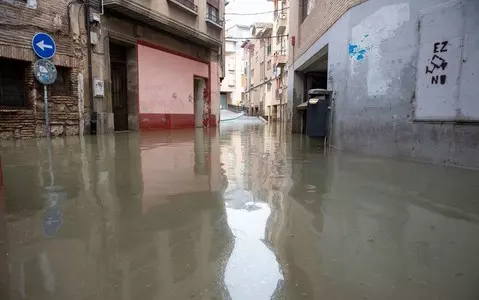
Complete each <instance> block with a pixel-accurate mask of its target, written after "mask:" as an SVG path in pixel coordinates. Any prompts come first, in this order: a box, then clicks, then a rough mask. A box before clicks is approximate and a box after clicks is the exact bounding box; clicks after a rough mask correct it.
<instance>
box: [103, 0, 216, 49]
mask: <svg viewBox="0 0 479 300" xmlns="http://www.w3.org/2000/svg"><path fill="white" fill-rule="evenodd" d="M168 1H169V2H170V3H172V4H173V3H174V4H175V6H179V5H181V6H182V7H181V9H182V10H188V13H190V14H185V15H184V16H182V17H181V18H180V19H178V16H175V17H172V16H170V14H169V12H168V11H163V10H158V9H153V8H152V7H151V3H150V2H151V1H150V2H148V1H142V0H104V2H103V5H104V7H105V9H106V10H107V11H108V12H109V13H111V14H112V15H117V16H119V17H122V18H124V17H125V16H126V17H129V18H131V19H133V20H134V21H136V22H139V23H142V24H145V25H147V26H149V27H151V28H152V29H155V30H159V31H166V32H169V33H171V34H173V35H176V36H179V37H182V38H185V39H187V40H189V41H191V42H194V43H196V44H200V45H204V46H205V47H207V48H210V49H218V48H219V47H221V45H222V42H221V38H219V37H217V36H214V35H211V34H208V33H207V32H204V31H200V30H199V29H198V28H197V26H195V25H194V24H195V23H197V21H196V19H197V14H198V12H197V10H198V9H197V7H196V5H194V4H193V3H192V0H168ZM148 3H150V4H149V5H148ZM191 15H194V16H191Z"/></svg>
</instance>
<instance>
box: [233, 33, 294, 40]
mask: <svg viewBox="0 0 479 300" xmlns="http://www.w3.org/2000/svg"><path fill="white" fill-rule="evenodd" d="M288 36H289V34H283V35H272V36H266V37H229V36H225V39H227V40H228V39H229V40H265V39H273V38H279V37H288Z"/></svg>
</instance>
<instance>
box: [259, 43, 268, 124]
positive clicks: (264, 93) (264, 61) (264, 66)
mask: <svg viewBox="0 0 479 300" xmlns="http://www.w3.org/2000/svg"><path fill="white" fill-rule="evenodd" d="M266 47H267V46H266V42H265V45H264V46H263V52H264V55H263V78H261V79H262V80H263V91H264V92H263V97H264V98H263V99H264V101H263V105H261V110H260V114H261V116H262V117H264V106H265V105H266V93H267V92H268V89H267V87H266V86H265V83H266V59H267V58H266ZM260 103H261V102H260Z"/></svg>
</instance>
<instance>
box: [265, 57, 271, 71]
mask: <svg viewBox="0 0 479 300" xmlns="http://www.w3.org/2000/svg"><path fill="white" fill-rule="evenodd" d="M266 68H268V70H269V69H271V59H270V60H268V63H267V65H266Z"/></svg>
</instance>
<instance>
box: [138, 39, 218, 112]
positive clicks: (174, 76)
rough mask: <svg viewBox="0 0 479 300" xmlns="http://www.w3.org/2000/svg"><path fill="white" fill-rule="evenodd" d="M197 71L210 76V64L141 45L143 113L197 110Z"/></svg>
mask: <svg viewBox="0 0 479 300" xmlns="http://www.w3.org/2000/svg"><path fill="white" fill-rule="evenodd" d="M195 75H196V76H200V77H204V78H208V75H209V74H208V65H207V64H205V63H201V62H198V61H195V60H191V59H188V58H185V57H182V56H179V55H175V54H172V53H168V52H165V51H161V50H158V49H154V48H151V47H148V46H144V45H138V88H139V98H140V99H139V102H140V103H139V107H140V114H142V113H146V114H194V107H193V96H194V93H193V91H194V86H193V85H194V80H193V77H194V76H195ZM216 77H217V76H216ZM215 80H217V79H216V78H215ZM215 98H216V97H215ZM218 98H219V97H218ZM218 103H219V102H218ZM218 105H219V104H218Z"/></svg>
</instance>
